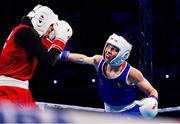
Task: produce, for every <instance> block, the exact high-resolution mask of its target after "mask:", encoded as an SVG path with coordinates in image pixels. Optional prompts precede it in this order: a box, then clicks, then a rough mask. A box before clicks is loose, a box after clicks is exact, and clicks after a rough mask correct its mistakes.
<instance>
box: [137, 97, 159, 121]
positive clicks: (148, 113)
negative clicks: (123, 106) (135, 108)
mask: <svg viewBox="0 0 180 124" xmlns="http://www.w3.org/2000/svg"><path fill="white" fill-rule="evenodd" d="M139 105H140V107H139V110H140V113H141V114H142V116H143V117H144V118H147V119H152V118H154V117H155V116H156V115H157V113H158V102H157V99H155V98H153V97H148V98H144V99H142V100H141V101H140V104H139Z"/></svg>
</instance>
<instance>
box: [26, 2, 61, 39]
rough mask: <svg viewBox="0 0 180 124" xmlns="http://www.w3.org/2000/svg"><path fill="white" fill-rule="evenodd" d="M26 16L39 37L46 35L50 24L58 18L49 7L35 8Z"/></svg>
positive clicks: (40, 6) (39, 6)
mask: <svg viewBox="0 0 180 124" xmlns="http://www.w3.org/2000/svg"><path fill="white" fill-rule="evenodd" d="M27 16H28V17H29V18H30V19H31V23H32V25H33V27H34V29H35V30H36V31H37V32H38V34H39V36H40V37H41V36H42V35H44V34H45V33H46V31H47V30H48V28H49V26H50V25H51V24H53V23H57V21H58V16H57V15H56V14H55V13H54V12H53V11H52V10H51V9H50V8H49V7H47V6H42V5H37V6H35V7H34V9H33V10H32V11H31V12H29V14H28V15H27Z"/></svg>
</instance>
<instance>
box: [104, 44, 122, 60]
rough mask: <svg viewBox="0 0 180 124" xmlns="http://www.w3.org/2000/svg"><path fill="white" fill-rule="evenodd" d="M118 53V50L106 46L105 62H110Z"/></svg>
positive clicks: (108, 45) (111, 46)
mask: <svg viewBox="0 0 180 124" xmlns="http://www.w3.org/2000/svg"><path fill="white" fill-rule="evenodd" d="M118 53H119V50H118V48H116V47H115V46H113V45H111V44H107V46H106V48H105V52H104V59H105V61H106V62H110V61H111V60H112V59H114V58H115V57H116V56H117V54H118Z"/></svg>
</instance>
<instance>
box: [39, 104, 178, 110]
mask: <svg viewBox="0 0 180 124" xmlns="http://www.w3.org/2000/svg"><path fill="white" fill-rule="evenodd" d="M36 103H37V105H38V106H39V107H40V108H41V109H45V108H46V107H47V108H48V107H49V108H56V109H75V110H84V111H93V112H104V109H102V108H93V107H81V106H75V105H64V104H54V103H45V102H36ZM174 111H180V106H177V107H167V108H159V109H158V113H163V112H174Z"/></svg>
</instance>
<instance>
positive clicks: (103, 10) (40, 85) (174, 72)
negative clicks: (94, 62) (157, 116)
mask: <svg viewBox="0 0 180 124" xmlns="http://www.w3.org/2000/svg"><path fill="white" fill-rule="evenodd" d="M140 1H141V0H139V1H138V0H110V1H105V0H103V1H99V0H42V1H40V0H24V1H20V0H19V1H18V0H5V1H3V3H1V4H0V12H1V13H0V48H2V46H3V44H4V42H5V39H6V38H7V37H8V35H9V33H10V31H11V30H12V29H13V27H14V26H16V25H18V24H19V22H20V20H21V17H22V16H23V15H26V14H28V13H29V11H30V10H32V8H33V7H34V6H35V5H37V4H42V5H47V6H49V7H50V8H52V9H53V10H54V12H55V13H57V14H58V15H59V19H63V20H66V21H67V22H69V24H70V25H71V26H72V28H73V36H72V38H71V39H70V41H69V42H68V44H67V47H66V50H70V51H71V52H77V53H82V54H85V55H88V56H92V55H95V54H102V50H103V48H104V44H105V42H106V40H107V38H108V37H109V35H111V34H112V33H113V32H115V33H117V34H120V35H125V36H127V37H130V42H131V43H132V44H133V50H132V52H131V56H130V58H129V59H128V62H129V63H130V64H131V65H132V66H134V67H136V68H138V69H139V66H140V65H139V58H140V57H142V56H141V54H140V52H139V50H140V47H139V46H140V45H141V43H140V42H139V39H138V36H139V35H140V30H139V25H140V23H141V20H140V18H139V16H140V12H139V4H140ZM142 1H143V0H142ZM144 1H145V0H144ZM147 9H151V10H152V14H151V18H152V20H151V22H152V42H151V43H152V49H151V51H152V70H151V71H152V82H151V83H152V85H153V86H154V87H155V88H156V89H157V90H158V92H159V107H160V108H163V107H169V106H178V105H180V95H179V94H180V84H179V81H180V80H179V77H180V74H179V60H180V59H179V57H180V44H179V42H180V31H179V30H180V28H179V27H180V25H179V24H180V0H166V1H162V0H152V4H151V6H150V8H147ZM40 70H42V69H41V66H40V65H39V66H38V68H37V70H36V72H35V74H34V77H33V79H32V80H31V84H30V89H31V91H32V93H33V97H34V99H35V100H36V101H42V102H50V103H59V104H69V105H80V106H91V107H103V103H102V102H101V100H100V99H99V96H98V88H97V76H96V71H95V69H94V68H93V67H92V66H89V65H78V64H75V63H72V62H63V61H58V62H57V63H56V65H55V66H54V67H53V68H52V69H51V70H50V71H49V73H48V75H47V76H44V77H42V74H41V73H40ZM149 71H150V70H149ZM166 75H169V78H166ZM147 78H148V77H147ZM92 79H95V82H92ZM54 80H57V83H56V84H55V83H53V81H54ZM137 92H138V94H139V92H140V91H137ZM140 97H141V96H140V95H138V96H137V98H140Z"/></svg>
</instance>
